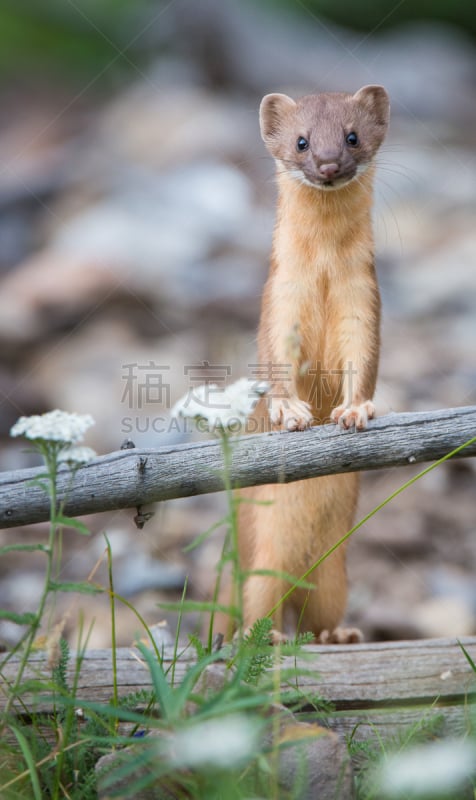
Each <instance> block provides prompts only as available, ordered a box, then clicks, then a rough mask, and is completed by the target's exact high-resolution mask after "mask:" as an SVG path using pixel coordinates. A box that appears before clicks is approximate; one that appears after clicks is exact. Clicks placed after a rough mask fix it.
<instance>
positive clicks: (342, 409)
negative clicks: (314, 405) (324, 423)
mask: <svg viewBox="0 0 476 800" xmlns="http://www.w3.org/2000/svg"><path fill="white" fill-rule="evenodd" d="M374 416H375V406H374V404H373V403H372V401H371V400H366V401H365V403H361V404H360V405H351V406H337V408H335V409H334V411H333V412H332V414H331V420H332V422H335V423H336V424H338V425H339V426H340V427H341V428H346V429H347V428H353V427H354V426H355V428H356V430H358V431H362V430H364V428H366V427H367V422H368V421H369V419H373V417H374Z"/></svg>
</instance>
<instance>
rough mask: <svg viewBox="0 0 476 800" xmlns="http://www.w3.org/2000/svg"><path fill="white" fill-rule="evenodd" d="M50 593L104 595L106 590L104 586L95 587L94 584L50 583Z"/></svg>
mask: <svg viewBox="0 0 476 800" xmlns="http://www.w3.org/2000/svg"><path fill="white" fill-rule="evenodd" d="M48 591H49V592H78V594H102V593H103V592H104V589H103V587H102V586H95V585H94V584H92V583H81V582H78V583H73V582H71V583H70V582H62V583H57V582H56V581H50V582H49V584H48Z"/></svg>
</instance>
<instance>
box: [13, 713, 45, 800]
mask: <svg viewBox="0 0 476 800" xmlns="http://www.w3.org/2000/svg"><path fill="white" fill-rule="evenodd" d="M10 730H11V731H12V732H13V734H14V736H15V738H16V740H17V742H18V744H19V747H20V750H21V751H22V754H23V758H24V759H25V763H26V765H27V767H28V776H29V778H30V782H31V788H32V789H33V795H34V798H35V800H42V793H41V786H40V781H39V778H38V772H37V770H36V765H35V760H34V758H33V755H32V752H31V750H30V748H29V746H28V742H27V740H26V738H25V736H24V735H23V734H22V732H21V731H20V730H18V728H15V727H11V728H10Z"/></svg>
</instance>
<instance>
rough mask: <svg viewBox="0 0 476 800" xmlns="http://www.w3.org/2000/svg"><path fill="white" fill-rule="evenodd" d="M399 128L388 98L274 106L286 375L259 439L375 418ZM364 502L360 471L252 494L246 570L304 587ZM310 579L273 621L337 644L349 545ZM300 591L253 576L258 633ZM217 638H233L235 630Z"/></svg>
mask: <svg viewBox="0 0 476 800" xmlns="http://www.w3.org/2000/svg"><path fill="white" fill-rule="evenodd" d="M320 114H321V115H322V125H321V126H319V122H320V117H319V115H320ZM387 118H388V100H387V99H386V94H385V92H384V90H383V89H381V87H365V88H364V89H362V90H360V92H358V93H357V94H356V95H354V96H351V95H317V96H310V97H309V98H303V99H301V101H298V103H295V102H294V101H292V100H291V99H290V98H286V97H285V96H284V95H268V96H267V97H266V98H264V100H263V104H262V109H261V125H262V132H263V138H264V140H265V142H266V144H267V146H268V148H269V150H270V151H271V152H272V154H273V156H274V157H275V159H276V162H277V166H278V207H277V222H276V228H275V233H274V240H273V251H272V257H271V268H270V274H269V277H268V280H267V283H266V285H265V289H264V294H263V302H262V310H261V319H260V326H259V332H258V354H259V362H260V363H261V364H268V363H269V364H272V365H274V366H277V365H280V367H281V369H280V373H281V374H280V376H279V378H278V379H276V380H273V381H272V386H271V392H270V398H269V400H268V401H267V402H266V401H260V403H259V404H258V406H257V408H256V411H255V415H254V423H255V425H254V428H255V429H256V423H258V424H259V429H260V430H262V429H263V428H264V429H265V430H266V429H269V428H270V427H272V426H273V427H278V428H279V427H280V428H288V429H292V430H301V429H304V428H306V427H307V426H308V425H310V424H312V425H316V424H322V423H324V422H329V421H330V420H331V419H332V420H333V421H334V422H339V423H340V424H342V425H343V426H344V427H350V426H352V425H355V426H356V427H365V425H366V423H367V419H368V418H369V417H372V416H373V405H372V403H371V399H372V396H373V393H374V390H375V383H376V377H377V367H378V356H379V317H380V298H379V291H378V286H377V280H376V275H375V269H374V263H373V237H372V225H371V210H372V198H373V178H374V167H373V165H372V159H373V156H374V155H375V152H376V151H377V149H378V147H379V145H380V143H381V141H382V139H383V136H384V134H385V129H386V120H387ZM349 120H350V121H349ZM326 125H327V128H326ZM359 125H360V128H359ZM346 126H347V127H346ZM349 126H352V130H354V128H355V129H357V130H360V132H361V135H362V137H363V138H364V141H363V143H362V147H361V149H360V151H358V152H356V153H355V154H354V153H353V152H350V151H349V148H348V147H347V148H346V147H345V145H344V144H343V142H344V134H343V133H342V131H344V133H345V131H346V130H347V129H348V127H349ZM322 128H324V133H322V132H321V129H322ZM315 129H316V130H317V131H318V133H314V131H315ZM304 134H306V135H307V136H308V137H309V142H310V147H309V150H310V153H306V154H305V158H306V160H305V161H304V156H301V154H299V153H296V152H295V150H296V147H295V142H296V138H297V137H299V136H301V135H304ZM318 134H319V136H320V138H319V137H318ZM372 137H373V139H372ZM329 159H332V168H334V164H335V165H336V166H337V167H338V169H339V170H342V174H343V176H344V177H343V180H342V181H341V182H340V183H339V182H338V183H337V185H336V187H335V188H331V190H326V189H325V188H321V185H320V183H319V182H320V180H321V178H322V176H321V175H320V173H319V168H320V165H321V164H323V163H324V164H327V163H328V162H329ZM360 165H363V168H362V169H361V170H360V171H359V170H358V167H359V166H360ZM325 169H326V167H324V170H321V172H322V171H325ZM344 173H345V174H344ZM338 174H339V173H338ZM349 174H350V179H349ZM303 175H304V177H305V180H303V177H302V176H303ZM310 183H311V184H312V185H310ZM314 183H315V185H314ZM349 367H350V368H351V372H349ZM283 369H284V372H285V374H284V377H283V375H282V372H283ZM357 495H358V475H357V474H352V473H350V474H344V475H334V476H326V477H321V478H314V479H311V480H305V481H297V482H294V483H289V484H273V485H268V486H259V487H253V488H251V489H248V490H245V491H243V492H242V496H243V498H246V500H247V501H255V502H246V503H242V504H241V506H240V558H241V563H242V567H243V568H244V569H246V570H250V571H252V570H263V569H266V570H275V571H279V572H281V571H284V572H286V573H288V574H291V575H293V576H296V577H300V576H301V575H303V573H305V572H306V570H307V569H308V568H309V567H310V566H311V565H312V564H313V563H314V562H315V561H316V560H317V559H318V558H319V557H320V556H321V555H323V553H325V552H326V551H327V550H328V549H329V548H330V547H331V546H332V545H333V544H335V542H336V541H337V540H338V539H339V538H341V537H342V536H343V535H344V534H345V533H346V531H347V530H349V528H350V527H351V525H352V522H353V518H354V513H355V507H356V503H357ZM264 501H266V503H264ZM310 580H311V581H312V582H313V583H314V586H315V588H314V589H313V590H312V591H309V590H304V589H298V590H295V591H294V592H293V594H292V595H291V597H290V598H289V600H288V602H287V603H286V608H283V609H281V608H280V610H279V612H278V613H277V614H275V615H274V616H275V618H274V622H275V625H276V626H277V627H279V628H280V629H282V627H283V624H284V620H283V614H284V615H285V616H287V612H288V611H290V612H293V613H294V617H295V618H300V619H301V628H302V629H303V630H310V631H312V632H313V633H314V634H315V635H316V636H317V637H318V636H321V635H322V636H323V637H324V638H326V637H327V638H328V637H329V635H332V631H334V629H335V628H336V626H337V625H338V624H339V622H340V621H341V619H342V616H343V614H344V612H345V607H346V598H347V579H346V567H345V548H344V547H343V546H341V547H339V548H338V550H337V551H336V552H334V553H333V555H332V556H331V557H330V558H328V559H326V560H325V561H324V562H323V563H322V564H321V565H320V566H319V567H318V568H317V569H316V570H315V572H314V573H313V574H312V577H311V578H310ZM288 588H289V583H287V582H286V581H285V580H282V579H279V578H273V577H268V576H263V575H255V576H251V577H249V578H248V579H247V582H246V585H245V593H244V624H245V626H249V625H251V624H252V623H253V622H254V621H255V620H256V619H258V618H260V617H263V616H266V615H267V614H268V613H269V612H270V611H271V609H273V607H274V606H275V605H276V604H277V603H278V602H279V600H280V598H281V597H282V595H283V594H284V592H285V591H286V590H287V589H288ZM217 627H218V629H219V628H220V627H221V628H222V629H224V620H223V619H221V620H220V621H219V622H218V625H217ZM339 637H341V633H340V632H339V633H338V634H336V637H335V638H336V639H337V638H339ZM343 638H344V639H345V635H343ZM339 640H342V639H339Z"/></svg>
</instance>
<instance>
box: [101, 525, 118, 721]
mask: <svg viewBox="0 0 476 800" xmlns="http://www.w3.org/2000/svg"><path fill="white" fill-rule="evenodd" d="M104 538H105V539H106V549H107V575H108V582H109V608H110V611H111V639H112V687H113V688H112V692H113V694H112V703H113V706H114V708H117V706H118V702H119V692H118V688H117V650H116V645H117V638H116V602H115V601H116V598H115V594H114V579H113V575H112V550H111V543H110V541H109V539H108V538H107V536H106V535H104ZM118 724H119V723H118V720H116V721H115V722H114V720H113V726H114V729H113V730H111V733H112V734H114V733H117V725H118Z"/></svg>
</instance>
